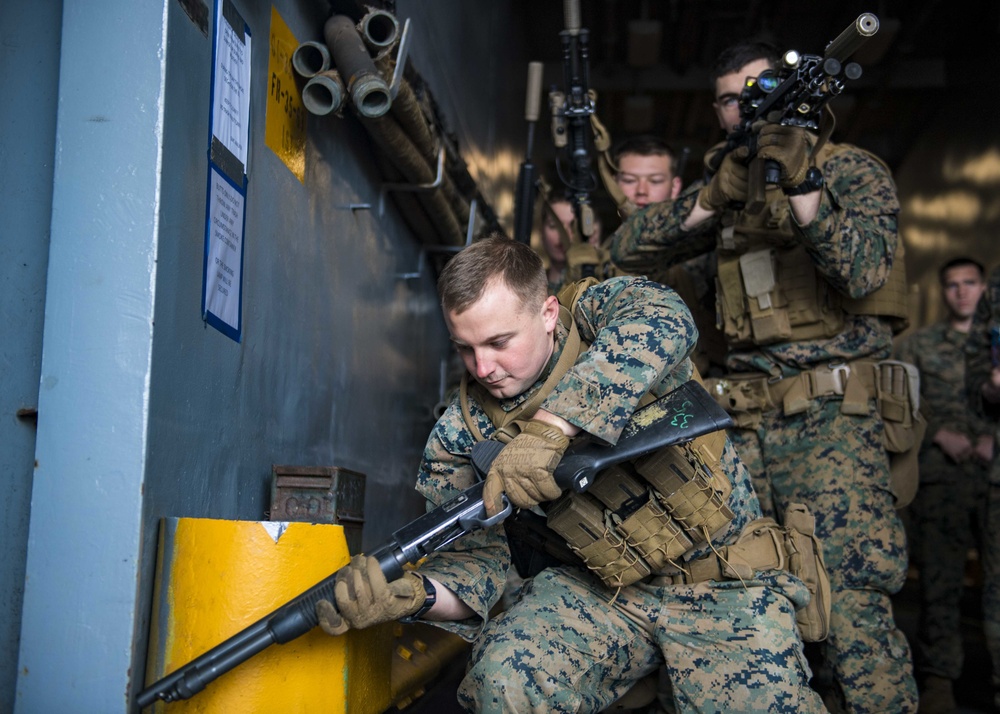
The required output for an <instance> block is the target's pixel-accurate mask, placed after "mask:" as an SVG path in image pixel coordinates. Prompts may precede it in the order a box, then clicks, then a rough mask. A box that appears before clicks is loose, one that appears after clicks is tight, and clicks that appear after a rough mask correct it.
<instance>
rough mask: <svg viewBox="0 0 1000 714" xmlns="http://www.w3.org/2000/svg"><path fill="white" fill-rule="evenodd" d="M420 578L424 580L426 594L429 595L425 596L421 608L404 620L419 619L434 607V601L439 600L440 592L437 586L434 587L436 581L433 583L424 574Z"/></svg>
mask: <svg viewBox="0 0 1000 714" xmlns="http://www.w3.org/2000/svg"><path fill="white" fill-rule="evenodd" d="M420 579H421V580H423V581H424V594H425V595H426V596H427V597H425V598H424V604H423V605H421V606H420V609H419V610H417V611H416V612H415V613H413V614H412V615H410V616H409V617H404V618H403V620H404V621H412V620H419V619H420V618H421V617H423V616H424V615H425V614H426V613H427V611H428V610H430V609H431V608H432V607H434V603H436V602H437V599H438V594H437V588H435V587H434V583H432V582H431V581H430V579H428V578H425V577H424V576H423V575H421V576H420Z"/></svg>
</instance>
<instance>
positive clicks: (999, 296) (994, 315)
mask: <svg viewBox="0 0 1000 714" xmlns="http://www.w3.org/2000/svg"><path fill="white" fill-rule="evenodd" d="M998 315H1000V268H996V269H995V270H994V271H993V273H992V274H991V275H990V278H989V281H988V283H987V286H986V292H985V293H984V294H983V297H982V298H981V299H980V300H979V305H978V306H977V307H976V314H975V316H974V317H973V318H972V327H971V328H970V329H969V338H968V340H967V341H966V343H965V385H966V393H967V394H968V397H969V406H970V407H971V408H972V410H973V411H974V412H975V414H976V415H977V417H978V418H980V419H982V420H985V421H986V422H991V423H992V422H996V421H998V420H1000V405H996V404H992V403H990V402H987V401H985V400H984V399H983V385H984V384H986V383H987V382H988V381H989V380H990V372H991V371H992V369H993V361H992V355H991V349H990V327H991V326H995V325H997V324H1000V320H998Z"/></svg>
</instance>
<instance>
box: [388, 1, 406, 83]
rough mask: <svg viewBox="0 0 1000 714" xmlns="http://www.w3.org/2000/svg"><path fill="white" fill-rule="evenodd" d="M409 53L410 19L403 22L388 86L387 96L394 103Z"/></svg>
mask: <svg viewBox="0 0 1000 714" xmlns="http://www.w3.org/2000/svg"><path fill="white" fill-rule="evenodd" d="M409 53H410V18H406V21H405V22H403V34H402V35H401V36H400V38H399V49H398V50H397V51H396V69H394V70H393V72H392V84H390V85H389V96H390V97H391V98H392V99H393V101H395V99H396V94H397V93H398V92H399V85H400V84H402V82H403V70H405V69H406V58H407V55H408V54H409Z"/></svg>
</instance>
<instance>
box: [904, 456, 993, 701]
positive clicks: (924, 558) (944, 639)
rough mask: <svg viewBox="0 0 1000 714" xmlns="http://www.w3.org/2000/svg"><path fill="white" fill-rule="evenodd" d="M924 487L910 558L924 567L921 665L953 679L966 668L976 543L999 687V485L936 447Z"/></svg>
mask: <svg viewBox="0 0 1000 714" xmlns="http://www.w3.org/2000/svg"><path fill="white" fill-rule="evenodd" d="M920 476H921V484H920V490H919V491H917V495H916V498H915V499H914V501H913V503H912V504H911V505H910V515H911V519H912V520H911V523H912V531H913V532H914V534H915V535H916V537H915V539H914V541H915V544H914V548H915V549H914V552H913V560H914V564H915V565H916V566H917V567H918V568H919V569H920V625H919V628H918V631H917V642H916V645H915V648H916V653H915V655H916V661H917V669H918V670H919V671H920V672H922V673H924V674H933V675H937V676H939V677H947V678H948V679H958V677H959V676H960V675H961V673H962V664H963V659H964V658H963V652H962V636H961V616H960V609H959V605H960V601H961V598H962V588H963V578H964V575H965V561H966V557H967V554H968V552H969V549H970V548H972V547H978V550H979V554H980V563H981V564H982V570H983V625H984V628H983V629H984V634H985V635H986V645H987V647H988V649H989V652H990V656H991V657H992V659H993V684H994V686H997V685H1000V671H998V670H1000V572H998V563H997V560H998V555H1000V510H998V509H1000V486H990V485H989V469H988V467H987V466H985V465H983V464H979V463H975V462H969V463H965V464H956V463H954V462H953V461H951V460H950V459H949V458H948V457H946V456H945V455H944V453H943V452H942V451H941V450H940V449H938V448H937V447H930V448H925V449H924V451H922V452H921V454H920Z"/></svg>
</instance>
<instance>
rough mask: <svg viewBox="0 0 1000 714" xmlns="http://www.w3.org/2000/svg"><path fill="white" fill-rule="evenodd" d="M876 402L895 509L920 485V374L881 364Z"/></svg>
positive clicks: (895, 364)
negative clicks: (887, 454) (886, 454)
mask: <svg viewBox="0 0 1000 714" xmlns="http://www.w3.org/2000/svg"><path fill="white" fill-rule="evenodd" d="M877 369H878V379H877V380H876V383H877V385H878V386H877V392H876V398H877V400H878V411H879V414H880V415H881V416H882V423H883V424H884V425H885V448H886V451H888V452H889V475H890V487H891V488H892V492H893V495H894V496H895V497H896V508H903V507H904V506H906V505H908V504H909V503H910V502H911V501H912V500H913V497H914V496H915V495H916V493H917V487H918V485H919V483H920V469H919V463H918V458H917V456H918V454H919V452H920V442H922V441H923V439H924V434H925V433H926V431H927V421H926V419H924V417H923V415H922V414H921V413H920V411H919V410H920V372H919V370H918V369H917V367H916V366H915V365H912V364H909V363H907V362H899V361H896V360H884V361H882V362H879V363H878V365H877Z"/></svg>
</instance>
